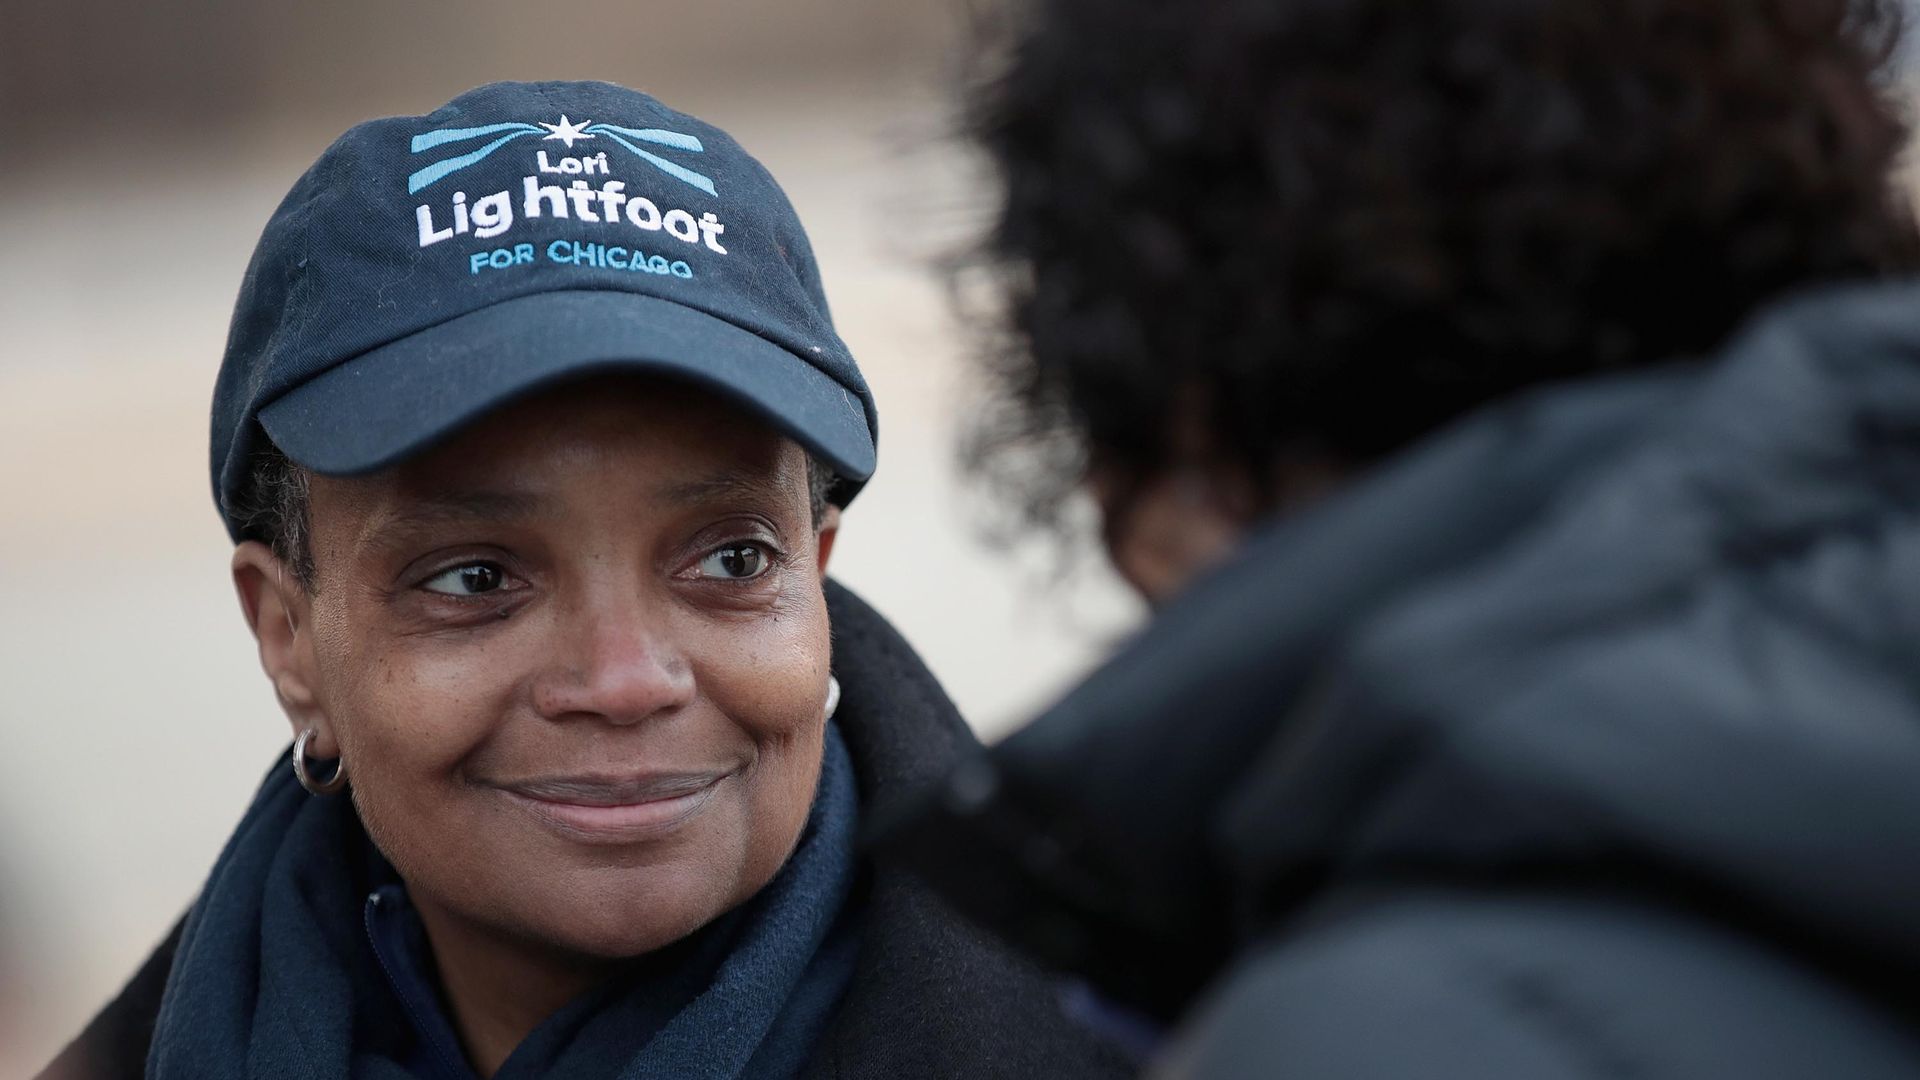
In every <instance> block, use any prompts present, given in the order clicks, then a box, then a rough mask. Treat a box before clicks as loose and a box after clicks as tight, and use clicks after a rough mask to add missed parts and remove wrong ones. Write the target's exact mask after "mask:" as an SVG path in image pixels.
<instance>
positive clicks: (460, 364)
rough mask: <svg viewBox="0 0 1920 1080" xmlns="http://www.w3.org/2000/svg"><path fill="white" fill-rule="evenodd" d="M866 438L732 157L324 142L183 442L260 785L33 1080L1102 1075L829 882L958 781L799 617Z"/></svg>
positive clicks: (887, 690) (837, 608)
mask: <svg viewBox="0 0 1920 1080" xmlns="http://www.w3.org/2000/svg"><path fill="white" fill-rule="evenodd" d="M873 431H874V412H873V402H872V397H871V395H870V394H869V393H868V391H867V388H866V385H865V383H864V382H863V381H862V379H861V376H860V374H859V372H858V370H857V369H856V368H855V367H854V364H853V361H852V358H851V357H850V356H849V355H848V354H847V351H846V349H845V346H844V345H843V344H842V343H841V342H840V340H839V339H838V337H837V336H836V335H835V334H834V332H833V329H832V326H831V323H830V321H829V319H828V316H827V310H826V303H825V299H824V296H823V294H822V292H821V287H820V280H819V274H818V271H817V269H816V267H815V265H814V263H813V260H812V257H811V254H810V250H809V247H808V244H807V239H806V236H805V234H804V232H803V231H802V230H801V227H800V224H799V222H798V220H797V219H796V218H795V217H794V214H793V211H792V208H791V207H790V206H789V205H788V203H787V201H786V199H785V197H784V196H783V195H782V194H781V193H780V191H779V189H778V188H777V187H776V186H775V184H774V182H773V181H772V179H771V178H770V177H769V176H768V175H767V174H766V172H765V170H764V169H762V168H761V167H760V165H759V164H758V163H757V162H755V161H754V160H753V159H752V158H750V157H748V156H747V155H746V154H745V152H744V151H742V150H741V149H740V148H739V147H738V146H737V145H736V144H734V143H733V142H732V140H730V139H729V138H728V137H727V136H726V135H724V134H722V133H721V132H719V131H717V130H715V129H713V128H711V127H709V126H707V125H705V124H702V123H701V122H699V121H697V120H695V119H693V118H691V117H688V116H684V115H681V114H679V113H675V112H672V111H670V110H667V109H666V108H664V107H663V106H661V105H660V104H659V103H658V102H656V101H654V100H653V99H651V98H648V97H646V96H644V95H641V94H637V93H633V92H631V91H627V90H624V89H621V88H618V87H614V86H608V85H604V84H588V83H545V84H533V85H521V84H497V85H492V86H487V87H483V88H481V89H479V90H475V91H473V92H471V93H468V94H465V95H463V96H461V97H460V98H458V99H456V100H455V101H453V102H452V103H450V104H449V105H447V106H446V107H445V108H443V109H441V110H439V111H437V112H435V113H433V114H431V115H429V116H424V117H403V118H396V119H388V120H379V121H373V122H370V123H367V124H363V125H360V126H359V127H356V128H355V129H353V130H352V131H350V132H348V133H347V135H345V136H344V137H343V138H342V139H341V140H340V141H338V142H337V143H335V144H334V146H333V147H332V148H330V149H329V150H328V151H327V152H326V154H325V155H323V156H322V158H321V159H320V161H319V162H318V163H317V164H316V165H315V166H314V167H313V168H312V169H311V170H309V171H308V173H307V174H306V175H305V176H303V177H302V178H301V180H300V181H299V182H298V183H297V184H296V185H295V187H294V189H293V191H292V193H291V194H290V195H289V196H288V197H287V199H286V200H285V202H284V203H283V204H282V205H281V207H280V208H279V210H278V211H277V212H276V213H275V215H274V217H273V219H272V220H271V221H270V222H269V223H268V225H267V228H266V231H265V234H264V235H263V237H262V239H261V242H260V245H259V248H258V249H257V251H256V253H255V256H254V259H253V263H252V265H251V266H250V267H249V269H248V272H247V276H246V280H245V282H244V284H243V285H242V289H241V294H240V301H239V306H238V309H237V313H236V315H235V318H234V324H233V330H232V335H231V338H230V340H229V345H228V351H227V354H226V358H225V361H224V363H223V365H222V368H221V372H220V378H219V383H218V388H217V390H216V397H215V403H214V418H213V459H212V460H213V481H214V488H215V491H216V493H217V497H218V501H219V506H220V509H221V512H222V514H223V517H224V518H225V520H226V523H227V526H228V529H229V530H230V532H231V534H232V535H233V537H234V539H235V540H236V542H237V547H236V549H235V552H234V556H233V576H234V581H235V584H236V587H237V589H238V592H239V595H240V600H241V606H242V608H243V610H244V612H245V615H246V618H247V621H248V624H249V625H250V627H251V628H252V629H253V632H254V634H255V637H256V638H257V640H258V643H259V652H260V661H261V665H262V667H263V668H264V669H265V671H266V673H267V675H268V677H269V679H271V681H272V683H273V686H274V689H275V691H276V693H277V694H278V697H279V700H280V703H281V706H282V708H283V709H284V711H285V712H286V715H287V717H288V719H289V721H290V723H291V728H292V733H293V735H294V743H293V750H292V760H291V764H290V765H288V766H286V767H282V768H278V769H276V770H274V771H273V772H272V773H270V774H269V776H268V778H267V780H266V782H265V784H264V785H263V786H262V788H261V790H260V793H259V795H258V797H257V798H256V800H255V802H254V804H253V806H252V807H251V808H250V809H249V811H248V813H247V815H246V817H245V818H244V819H243V820H242V822H241V824H240V827H239V829H238V830H237V831H236V832H235V834H234V836H233V838H232V840H231V841H230V842H229V843H228V845H227V848H226V850H225V851H224V853H223V854H222V856H221V858H220V860H219V862H218V863H217V865H216V866H215V867H214V870H213V873H212V875H211V876H210V877H209V879H208V881H207V884H206V886H205V888H204V890H203V891H202V893H201V895H200V896H199V898H198V899H197V900H196V901H195V903H194V905H193V908H192V910H191V911H190V912H189V914H188V915H187V917H186V919H185V920H184V922H183V923H182V925H181V927H180V928H178V929H177V930H176V931H175V933H174V935H173V937H172V938H171V939H170V940H169V941H168V942H167V943H166V944H165V945H164V946H162V948H161V950H160V951H159V952H158V953H157V954H156V955H155V957H154V958H153V959H152V960H151V961H149V963H148V964H147V965H146V967H145V969H144V970H143V971H142V972H141V973H140V974H139V975H138V976H137V977H136V978H135V980H134V982H133V983H132V985H130V986H129V988H128V989H127V991H126V992H125V993H124V994H123V995H122V997H121V998H120V999H119V1000H118V1001H116V1002H114V1003H113V1004H112V1005H111V1006H110V1007H109V1008H108V1009H107V1011H106V1012H105V1013H104V1014H103V1015H102V1016H101V1017H100V1018H99V1019H98V1020H97V1021H96V1022H95V1023H94V1025H93V1026H91V1027H90V1028H89V1029H88V1030H87V1032H86V1033H84V1034H83V1035H82V1036H81V1038H80V1039H79V1040H78V1041H77V1042H76V1043H75V1045H74V1046H73V1047H72V1048H70V1049H69V1051H68V1052H67V1053H66V1054H65V1055H63V1056H62V1058H61V1059H60V1060H59V1061H57V1062H56V1063H55V1065H54V1067H53V1069H52V1070H51V1071H50V1074H52V1075H77V1076H132V1075H141V1074H144V1075H146V1076H149V1077H154V1078H174V1077H223V1076H225V1077H269V1076H271V1077H286V1076H314V1077H339V1076H367V1077H380V1076H396V1077H397V1076H419V1077H434V1078H441V1080H455V1078H468V1077H476V1076H478V1077H502V1078H504V1077H520V1076H549V1075H552V1076H626V1077H642V1076H659V1077H790V1076H805V1077H899V1076H954V1077H962V1076H966V1077H973V1076H985V1075H1001V1076H1029V1075H1108V1074H1111V1073H1113V1071H1114V1067H1113V1064H1112V1059H1111V1058H1110V1057H1109V1056H1108V1055H1107V1053H1106V1051H1105V1050H1104V1049H1103V1048H1102V1047H1101V1046H1100V1045H1099V1044H1098V1043H1096V1042H1095V1041H1094V1040H1092V1039H1091V1038H1089V1037H1087V1036H1085V1035H1083V1034H1082V1033H1080V1032H1079V1031H1077V1030H1076V1029H1074V1028H1073V1027H1071V1026H1069V1025H1068V1024H1067V1023H1066V1022H1065V1021H1064V1020H1062V1019H1061V1018H1060V1017H1059V1016H1058V1015H1057V1014H1056V1012H1055V1011H1054V1010H1053V1008H1052V1007H1051V1005H1052V1001H1051V995H1050V993H1049V991H1048V989H1047V987H1046V986H1045V985H1044V984H1043V983H1042V982H1041V981H1039V979H1038V978H1037V977H1036V976H1035V975H1034V974H1033V973H1032V972H1031V971H1029V970H1028V969H1026V968H1023V967H1021V966H1019V965H1018V964H1016V963H1014V962H1012V961H1010V960H1009V959H1007V958H1005V957H1003V956H1002V955H1000V954H998V953H996V952H994V951H993V950H991V949H989V948H986V947H984V946H982V945H981V944H979V943H978V942H977V941H976V940H975V939H974V938H973V937H971V936H970V935H968V934H967V933H966V932H965V931H964V930H962V929H960V928H959V927H957V926H955V925H954V924H952V923H950V922H949V921H948V920H947V918H946V917H945V916H944V915H943V914H942V913H941V912H940V910H939V909H937V908H935V907H933V906H931V904H930V902H929V901H928V899H927V898H926V897H925V896H924V895H923V894H922V893H920V892H918V891H916V890H915V888H914V887H913V886H911V885H908V884H905V883H903V882H902V881H901V880H899V879H898V878H896V877H895V876H894V875H892V874H891V873H890V872H888V871H887V870H886V869H885V868H884V867H880V866H873V865H869V864H867V863H866V862H864V861H863V860H862V859H861V858H860V857H858V856H857V854H856V852H855V848H854V836H855V834H856V831H857V830H858V829H859V827H860V823H861V821H862V819H863V818H864V817H865V816H866V815H868V814H869V813H871V812H874V810H875V809H876V808H877V807H882V806H884V805H885V803H886V802H887V801H888V800H889V798H890V797H892V795H893V794H894V793H895V792H896V791H897V790H898V789H900V788H901V787H902V786H903V785H905V784H907V783H909V782H910V781H912V780H914V779H916V778H918V777H923V776H926V775H931V774H933V773H935V772H937V771H938V770H939V769H941V768H942V766H943V762H944V761H945V760H947V759H949V758H950V757H951V756H952V755H953V754H954V753H955V752H956V751H957V749H959V748H960V747H962V746H964V745H965V744H966V743H967V741H968V738H969V737H968V735H967V733H966V731H965V729H964V727H963V726H962V725H960V723H959V722H958V718H957V717H956V716H955V715H954V713H953V710H952V707H951V706H950V705H949V704H948V703H947V701H946V699H945V697H944V696H943V695H942V694H941V693H940V692H939V690H938V687H937V686H936V685H935V684H934V683H933V681H932V679H931V678H930V676H929V675H928V674H927V673H926V671H925V670H924V669H923V668H922V667H921V666H920V665H919V663H918V661H917V660H916V659H915V658H914V657H913V655H912V653H911V651H910V650H908V649H907V647H906V646H905V645H904V643H902V642H901V641H900V640H899V638H898V637H897V636H895V635H894V634H893V633H892V631H891V630H890V629H889V628H888V627H887V626H886V625H885V623H884V622H882V621H881V620H880V619H879V618H878V617H877V616H876V615H874V614H873V612H872V611H870V610H869V609H867V608H866V607H864V606H863V605H862V604H861V603H860V602H859V601H858V600H856V599H854V598H853V597H852V596H850V595H848V594H847V593H846V592H844V591H843V590H840V589H838V588H836V587H833V586H831V585H830V584H828V583H827V582H826V579H825V571H826V567H827V563H828V557H829V555H830V554H831V552H832V549H833V541H834V537H835V535H836V531H837V526H838V522H839V515H840V510H841V508H842V507H844V506H845V505H846V504H847V502H848V501H849V500H850V499H852V498H853V496H854V495H855V494H856V493H857V492H858V490H859V488H860V485H861V484H862V483H863V482H864V481H865V480H866V479H867V477H868V476H869V475H871V473H872V470H873V466H874V439H873Z"/></svg>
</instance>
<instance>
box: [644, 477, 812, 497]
mask: <svg viewBox="0 0 1920 1080" xmlns="http://www.w3.org/2000/svg"><path fill="white" fill-rule="evenodd" d="M659 495H660V498H662V499H664V500H666V501H667V502H671V503H679V504H683V505H692V504H697V503H705V502H718V501H721V500H724V499H780V498H782V497H784V496H785V495H786V490H785V488H784V487H783V486H782V485H781V484H779V483H778V482H777V481H776V480H775V479H774V478H772V477H769V476H764V475H761V474H759V473H746V472H723V473H715V474H713V475H712V476H704V477H699V478H697V479H693V480H681V481H677V482H675V483H672V484H668V485H666V486H664V487H662V488H660V489H659Z"/></svg>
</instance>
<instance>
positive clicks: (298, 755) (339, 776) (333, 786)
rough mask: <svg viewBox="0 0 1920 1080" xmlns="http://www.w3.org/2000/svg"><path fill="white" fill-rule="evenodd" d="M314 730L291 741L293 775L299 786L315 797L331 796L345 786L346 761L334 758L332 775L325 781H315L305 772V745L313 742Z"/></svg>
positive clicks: (307, 731)
mask: <svg viewBox="0 0 1920 1080" xmlns="http://www.w3.org/2000/svg"><path fill="white" fill-rule="evenodd" d="M313 736H314V729H312V728H308V729H307V730H305V731H303V732H301V733H300V737H299V738H297V739H295V740H293V775H294V778H295V779H297V780H299V781H300V786H301V787H303V788H306V789H307V790H308V791H310V792H312V793H313V794H315V795H332V794H334V793H336V792H338V791H339V790H340V789H341V788H343V787H346V786H347V759H346V758H335V759H334V762H333V775H332V776H329V777H328V778H326V779H325V780H315V779H314V778H313V773H311V772H309V771H308V770H307V744H308V743H311V742H312V741H313Z"/></svg>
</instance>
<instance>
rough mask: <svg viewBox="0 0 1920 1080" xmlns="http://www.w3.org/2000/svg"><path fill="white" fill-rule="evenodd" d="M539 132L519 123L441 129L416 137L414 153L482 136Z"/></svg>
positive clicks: (535, 128)
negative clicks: (514, 132) (512, 132)
mask: <svg viewBox="0 0 1920 1080" xmlns="http://www.w3.org/2000/svg"><path fill="white" fill-rule="evenodd" d="M539 130H540V129H539V128H537V127H534V126H533V125H532V124H518V123H515V124H488V125H486V126H485V127H470V128H441V129H440V130H439V131H429V132H427V133H426V134H425V135H415V136H414V137H413V152H414V153H416V154H417V153H419V152H420V151H422V150H431V149H433V148H434V147H436V146H444V145H445V144H447V143H450V142H461V141H463V140H466V139H477V138H479V137H480V136H482V135H492V134H494V133H495V132H499V131H524V132H527V133H528V134H534V133H537V132H538V131H539Z"/></svg>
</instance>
